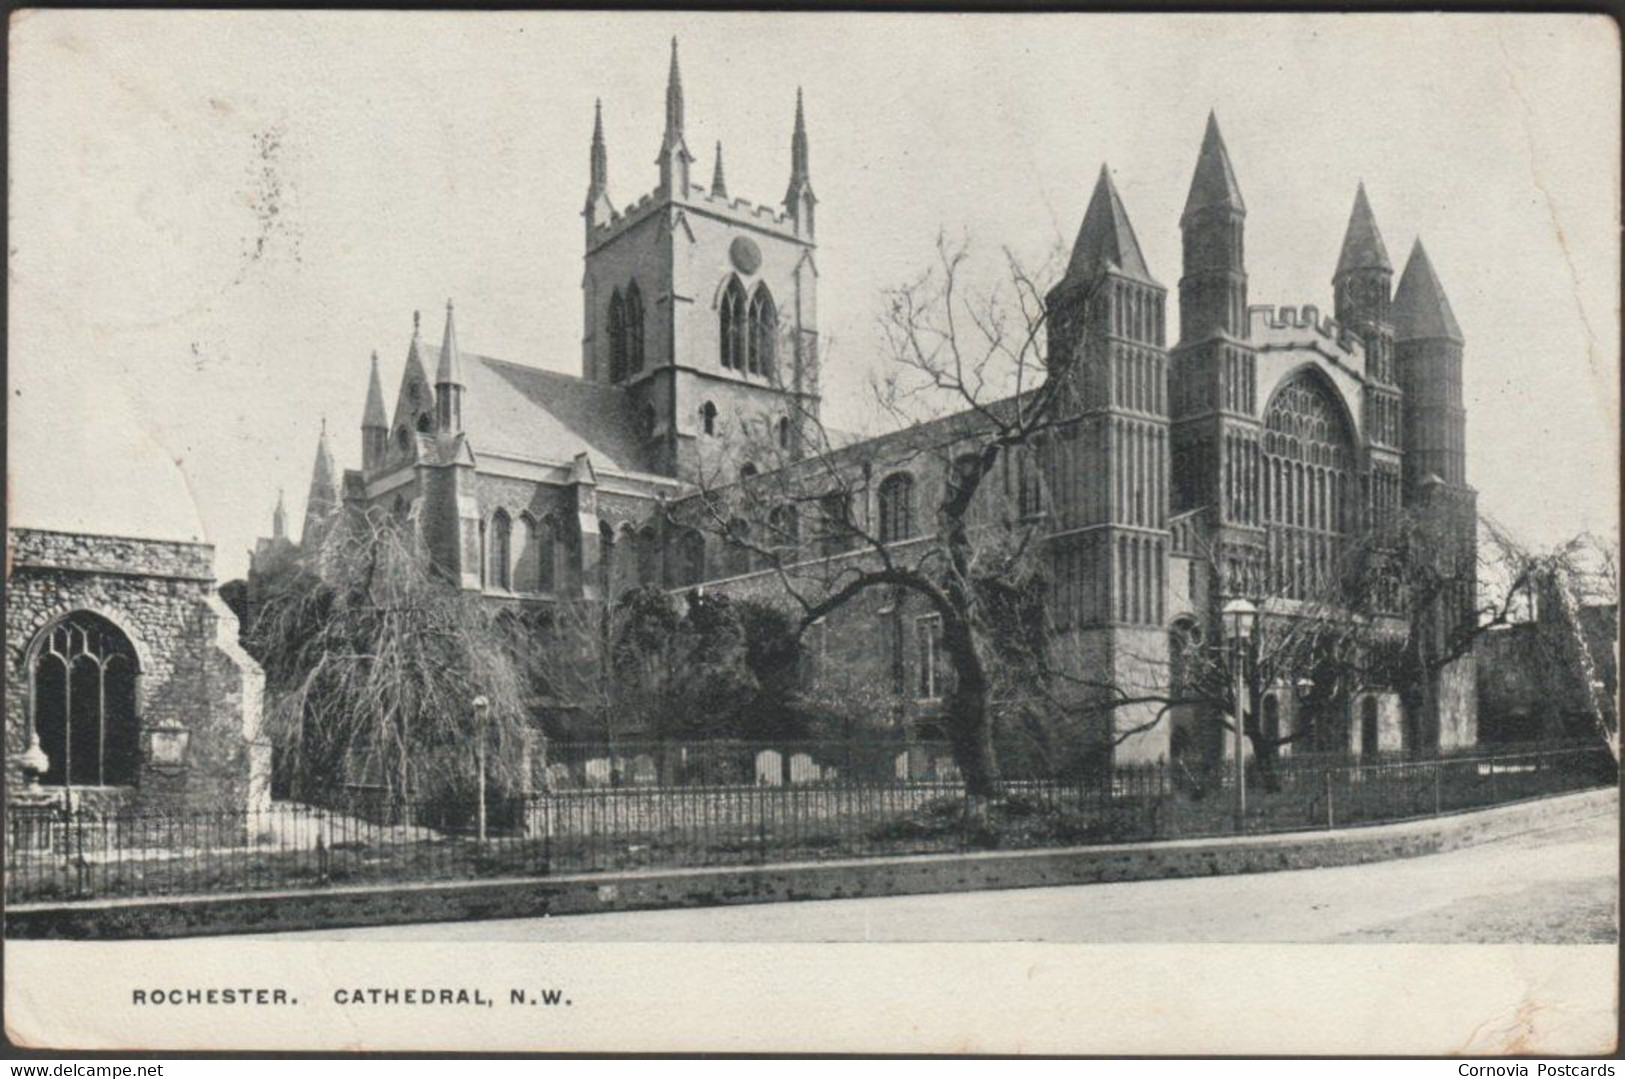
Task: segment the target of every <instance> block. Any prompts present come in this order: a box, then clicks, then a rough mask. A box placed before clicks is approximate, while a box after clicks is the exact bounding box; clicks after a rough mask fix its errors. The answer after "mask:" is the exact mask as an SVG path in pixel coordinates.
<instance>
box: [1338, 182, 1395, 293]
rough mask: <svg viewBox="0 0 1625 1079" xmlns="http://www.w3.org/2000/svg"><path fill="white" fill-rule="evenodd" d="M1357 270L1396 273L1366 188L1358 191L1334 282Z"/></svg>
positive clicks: (1355, 193)
mask: <svg viewBox="0 0 1625 1079" xmlns="http://www.w3.org/2000/svg"><path fill="white" fill-rule="evenodd" d="M1354 270H1381V271H1382V272H1384V273H1392V272H1393V270H1394V267H1393V264H1392V263H1390V262H1389V261H1388V249H1387V248H1386V247H1384V246H1383V243H1382V233H1381V232H1378V231H1377V217H1376V215H1375V214H1373V213H1372V212H1371V202H1370V200H1368V199H1367V198H1366V196H1365V184H1363V183H1362V184H1360V185H1359V186H1358V187H1357V188H1355V191H1354V209H1353V211H1352V212H1350V214H1349V227H1348V230H1347V231H1346V232H1344V234H1343V252H1342V254H1340V255H1339V256H1338V258H1337V272H1336V274H1334V275H1333V277H1334V278H1336V277H1342V276H1343V275H1344V274H1346V273H1350V272H1352V271H1354Z"/></svg>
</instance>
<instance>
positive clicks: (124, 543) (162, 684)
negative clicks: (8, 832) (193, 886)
mask: <svg viewBox="0 0 1625 1079" xmlns="http://www.w3.org/2000/svg"><path fill="white" fill-rule="evenodd" d="M8 538H9V545H10V552H9V553H10V561H11V565H10V575H9V581H8V596H7V601H6V690H7V692H6V734H5V737H6V773H5V774H6V781H7V784H8V790H10V791H11V792H14V795H15V792H19V791H21V790H22V789H23V783H22V779H23V777H22V773H21V770H20V769H19V767H18V766H17V764H16V761H17V759H18V757H19V755H20V754H21V753H22V752H23V750H24V749H26V748H27V745H28V723H29V716H28V710H29V707H30V703H29V699H28V697H29V670H28V666H29V658H30V656H31V654H32V651H33V647H34V644H35V642H36V641H37V640H38V638H39V635H40V633H41V632H42V631H44V630H45V629H47V628H48V627H50V626H51V625H53V624H54V623H55V622H56V621H57V620H58V619H59V618H61V617H62V616H64V615H67V614H70V613H72V612H74V611H89V612H92V613H95V614H98V615H100V616H102V617H104V618H106V619H107V620H109V621H110V622H112V623H113V624H114V625H115V626H117V627H118V628H119V629H120V630H121V631H122V632H123V633H124V634H125V636H126V637H128V638H129V640H130V642H131V644H132V646H133V647H134V649H135V653H136V657H137V662H138V664H139V666H140V671H141V677H140V679H139V683H138V690H137V700H136V717H137V721H138V722H139V724H140V727H141V730H142V732H143V736H142V739H141V746H142V752H143V759H142V761H141V764H140V766H139V769H138V772H137V780H136V782H135V784H134V785H133V787H131V788H129V789H128V790H125V791H108V792H106V795H105V796H102V797H101V798H100V799H99V800H100V801H104V802H109V801H110V802H123V803H127V804H132V805H135V806H137V807H143V808H144V807H149V806H185V807H188V808H203V807H210V808H213V807H233V808H240V807H242V806H243V805H245V804H247V802H248V800H249V797H250V794H251V792H254V791H257V790H258V789H259V788H260V786H261V785H262V784H263V777H259V778H256V772H255V763H256V760H259V761H261V762H263V761H264V759H265V750H264V748H263V746H261V745H259V743H260V742H261V738H260V734H259V726H260V708H261V698H262V676H261V674H260V671H259V668H258V666H257V665H256V664H254V662H253V660H252V659H250V658H249V657H248V656H247V654H246V653H244V652H243V651H242V649H241V648H240V646H239V645H238V644H237V640H236V638H237V620H236V617H235V616H234V615H232V613H231V611H230V609H229V608H227V607H226V606H225V604H224V603H223V602H222V601H221V600H220V599H219V597H218V596H216V595H215V593H214V579H213V575H212V570H211V563H212V559H213V550H212V548H210V547H209V546H208V545H206V544H188V543H172V542H164V541H153V540H140V539H129V538H118V537H103V536H88V535H80V534H67V533H57V532H41V531H35V530H30V529H14V530H11V531H10V532H9V533H8ZM162 727H181V728H184V729H185V730H186V731H187V732H189V742H188V749H187V755H186V760H185V762H184V764H182V765H180V766H178V767H173V768H171V767H165V766H162V765H158V764H155V763H154V762H152V761H151V760H150V759H148V754H147V753H146V749H147V738H146V732H147V731H150V730H151V729H153V728H162Z"/></svg>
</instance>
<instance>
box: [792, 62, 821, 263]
mask: <svg viewBox="0 0 1625 1079" xmlns="http://www.w3.org/2000/svg"><path fill="white" fill-rule="evenodd" d="M817 204H818V198H817V196H815V195H814V194H813V189H812V177H811V173H810V171H809V170H808V167H807V115H806V111H805V109H804V108H803V107H802V101H801V87H799V86H798V87H796V126H795V130H794V131H793V132H792V133H791V135H790V186H789V187H788V188H786V189H785V192H784V206H785V209H786V210H788V211H789V213H790V216H791V217H793V218H794V219H795V222H796V231H798V232H805V233H806V234H807V235H808V236H811V235H812V233H813V207H814V206H816V205H817Z"/></svg>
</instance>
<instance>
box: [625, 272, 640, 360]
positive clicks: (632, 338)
mask: <svg viewBox="0 0 1625 1079" xmlns="http://www.w3.org/2000/svg"><path fill="white" fill-rule="evenodd" d="M623 317H624V318H625V319H626V373H627V374H629V375H635V374H637V373H638V372H639V371H641V370H643V293H642V292H641V291H639V289H638V283H637V282H636V281H633V282H632V283H631V284H629V285H627V286H626V305H625V310H624V311H623Z"/></svg>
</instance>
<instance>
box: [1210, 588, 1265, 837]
mask: <svg viewBox="0 0 1625 1079" xmlns="http://www.w3.org/2000/svg"><path fill="white" fill-rule="evenodd" d="M1219 614H1220V619H1221V621H1222V623H1223V627H1224V639H1225V640H1227V641H1229V642H1230V647H1231V649H1232V654H1233V655H1234V657H1235V661H1234V662H1235V679H1236V688H1235V694H1236V696H1235V701H1236V707H1235V732H1236V738H1235V742H1236V834H1237V835H1240V834H1241V833H1243V832H1245V831H1246V830H1247V758H1246V754H1245V751H1244V750H1243V748H1242V747H1243V745H1244V737H1243V735H1242V730H1241V726H1242V713H1243V712H1244V711H1245V705H1244V703H1243V702H1244V701H1245V699H1246V681H1245V679H1243V678H1242V665H1243V663H1244V662H1245V661H1246V657H1247V642H1248V640H1250V639H1251V638H1252V635H1253V623H1254V622H1256V621H1257V620H1258V608H1257V607H1254V606H1253V605H1252V604H1251V603H1248V602H1247V601H1246V600H1244V599H1241V598H1240V597H1237V598H1236V599H1233V600H1231V601H1230V602H1229V603H1226V604H1225V605H1224V609H1223V610H1222V611H1220V612H1219Z"/></svg>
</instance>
